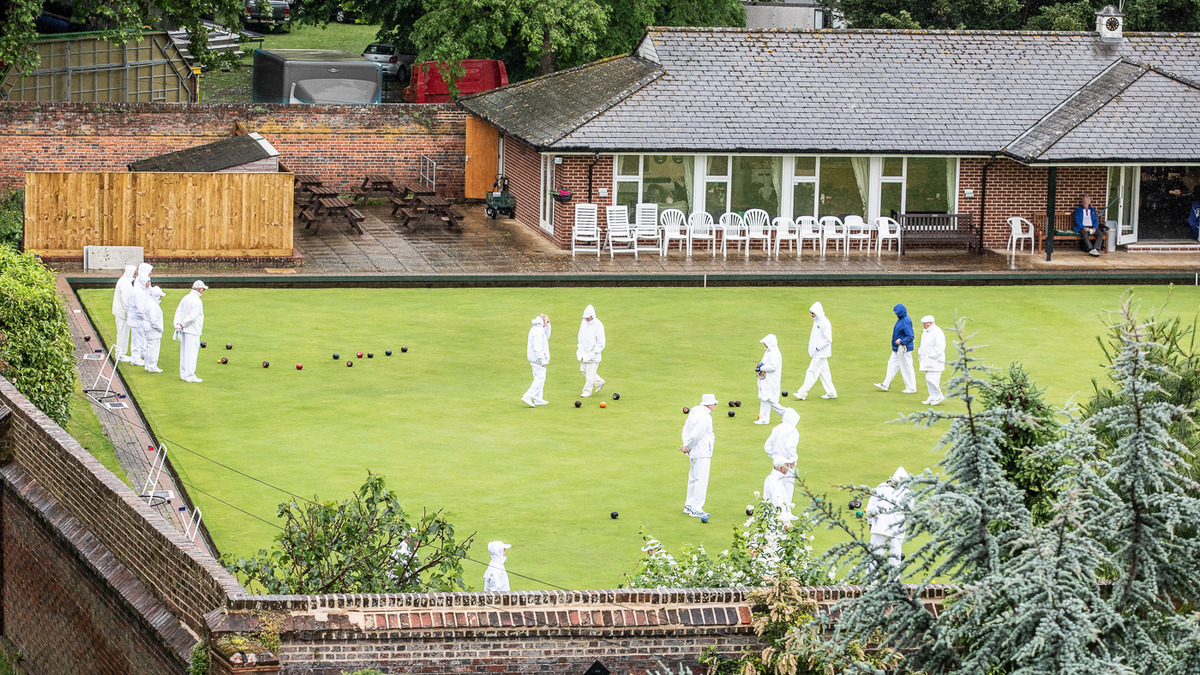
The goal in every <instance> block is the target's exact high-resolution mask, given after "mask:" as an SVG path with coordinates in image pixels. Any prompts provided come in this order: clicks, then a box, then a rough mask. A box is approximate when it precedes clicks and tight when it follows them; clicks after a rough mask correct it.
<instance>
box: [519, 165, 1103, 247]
mask: <svg viewBox="0 0 1200 675" xmlns="http://www.w3.org/2000/svg"><path fill="white" fill-rule="evenodd" d="M518 145H519V146H520V148H521V152H520V154H519V158H514V157H513V154H506V159H505V163H506V170H507V171H508V174H509V177H510V178H512V177H513V176H514V174H517V175H520V177H521V180H520V181H519V182H517V181H515V180H514V182H513V183H512V185H513V189H514V193H515V194H516V195H517V219H518V220H520V221H521V222H522V223H525V224H526V225H528V226H529V227H531V228H533V229H535V230H538V231H539V232H540V231H541V230H540V228H538V226H537V223H538V204H537V199H538V197H539V194H538V189H539V188H538V185H539V181H540V164H539V161H540V157H539V155H538V154H537V153H536V152H535V151H534V150H533V149H532V148H529V147H528V146H525V145H521V144H518V143H516V142H509V144H508V146H507V147H506V153H507V151H508V148H512V147H514V146H518ZM562 160H563V162H562V164H559V165H557V166H556V175H555V183H556V184H555V186H554V187H559V188H567V189H569V190H571V191H572V192H573V193H574V195H575V196H574V198H573V199H572V200H571V202H570V203H569V204H562V205H555V217H554V236H553V237H551V239H552V240H553V241H554V244H555V245H556V246H558V247H559V248H564V249H569V248H570V247H571V239H570V236H571V224H572V223H573V220H574V207H573V205H574V204H578V203H583V202H586V201H588V199H587V195H588V167H589V166H591V164H592V161H593V159H592V157H590V156H567V157H563V158H562ZM988 161H989V160H987V159H982V158H978V159H977V158H970V159H963V160H962V161H961V162H960V165H959V171H960V176H959V198H958V205H959V211H960V212H962V213H973V214H975V217H976V218H979V217H980V207H981V204H982V194H983V167H984V165H986V164H987V163H988ZM1047 175H1048V172H1047V169H1046V168H1045V167H1028V166H1025V165H1023V164H1019V163H1017V162H1014V161H1012V160H1009V159H997V160H996V162H995V163H993V164H992V165H991V167H990V168H989V169H988V186H987V214H986V218H987V222H986V223H985V229H984V245H985V246H987V247H989V248H999V249H1003V248H1004V247H1005V245H1006V244H1007V242H1008V235H1009V227H1008V223H1007V221H1006V220H1005V219H1006V218H1008V217H1009V216H1022V217H1024V218H1029V217H1030V216H1034V215H1042V214H1044V213H1045V212H1046V181H1047ZM1057 183H1058V184H1057V187H1056V190H1055V210H1056V211H1059V212H1066V211H1073V210H1074V209H1075V207H1076V206H1078V205H1079V198H1080V197H1081V196H1082V195H1084V194H1089V195H1091V196H1092V201H1093V203H1095V204H1099V205H1101V206H1102V205H1103V204H1104V202H1105V201H1106V199H1105V195H1106V194H1107V189H1108V169H1107V167H1103V166H1099V167H1078V166H1072V167H1059V169H1058V178H1057ZM612 184H613V157H612V155H602V156H601V157H600V161H599V162H597V163H596V165H595V167H594V168H593V174H592V201H593V202H594V203H597V204H601V205H605V204H608V203H611V201H612ZM601 187H603V188H606V189H607V190H608V191H609V196H607V197H600V196H599V191H598V189H599V188H601ZM964 190H972V191H973V192H974V196H973V197H964V196H963V191H964ZM604 215H605V214H604V209H603V208H601V209H600V213H599V217H600V222H601V223H603V222H604ZM772 215H775V214H772ZM543 234H544V233H543ZM546 236H548V237H549V235H546Z"/></svg>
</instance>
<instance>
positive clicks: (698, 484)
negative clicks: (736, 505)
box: [683, 457, 712, 511]
mask: <svg viewBox="0 0 1200 675" xmlns="http://www.w3.org/2000/svg"><path fill="white" fill-rule="evenodd" d="M711 461H712V458H711V457H689V458H688V464H689V466H688V482H687V500H686V501H684V503H683V505H684V506H686V507H688V508H690V509H692V510H693V511H703V510H704V500H705V499H706V498H707V497H708V465H709V463H710V462H711Z"/></svg>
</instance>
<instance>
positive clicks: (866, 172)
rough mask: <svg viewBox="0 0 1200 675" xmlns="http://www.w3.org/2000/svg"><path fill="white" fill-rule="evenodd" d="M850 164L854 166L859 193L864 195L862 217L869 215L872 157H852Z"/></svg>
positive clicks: (861, 195)
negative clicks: (868, 201) (868, 200)
mask: <svg viewBox="0 0 1200 675" xmlns="http://www.w3.org/2000/svg"><path fill="white" fill-rule="evenodd" d="M850 165H851V166H853V167H854V181H855V182H856V183H858V195H859V196H860V197H862V204H863V208H862V213H860V214H859V215H861V216H862V217H864V218H865V217H866V216H867V194H868V191H869V190H870V187H871V186H870V181H871V158H870V157H851V158H850Z"/></svg>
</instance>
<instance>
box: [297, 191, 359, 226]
mask: <svg viewBox="0 0 1200 675" xmlns="http://www.w3.org/2000/svg"><path fill="white" fill-rule="evenodd" d="M353 206H354V202H352V201H350V200H349V199H345V198H343V197H322V198H321V199H318V200H317V206H316V207H315V208H308V209H305V210H304V211H301V212H300V218H301V220H303V221H305V225H304V227H305V229H308V227H309V226H312V230H313V234H316V233H317V232H318V231H319V230H320V229H321V225H322V224H323V223H325V222H328V221H330V220H334V219H337V218H344V219H345V220H346V222H347V223H349V224H350V227H351V228H353V229H354V231H355V232H358V233H359V234H363V231H362V228H361V227H359V223H361V222H362V221H364V220H366V217H365V216H364V215H363V214H362V213H361V212H360V211H358V210H356V209H354V208H353Z"/></svg>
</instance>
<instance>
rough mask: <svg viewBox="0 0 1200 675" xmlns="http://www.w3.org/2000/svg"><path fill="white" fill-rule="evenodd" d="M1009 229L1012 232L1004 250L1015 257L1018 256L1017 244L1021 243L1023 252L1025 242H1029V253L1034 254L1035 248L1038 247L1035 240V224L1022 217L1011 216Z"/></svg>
mask: <svg viewBox="0 0 1200 675" xmlns="http://www.w3.org/2000/svg"><path fill="white" fill-rule="evenodd" d="M1008 227H1009V228H1010V229H1011V230H1012V232H1011V233H1010V234H1009V235H1008V245H1007V246H1005V247H1004V250H1006V251H1010V252H1011V253H1012V254H1013V255H1016V254H1017V244H1018V243H1020V245H1021V250H1022V251H1024V250H1025V244H1024V241H1025V240H1026V239H1028V240H1029V252H1030V253H1033V252H1034V247H1035V246H1037V242H1036V240H1035V239H1034V238H1033V223H1031V222H1029V221H1028V220H1025V219H1024V218H1021V217H1020V216H1011V217H1010V218H1008Z"/></svg>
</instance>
